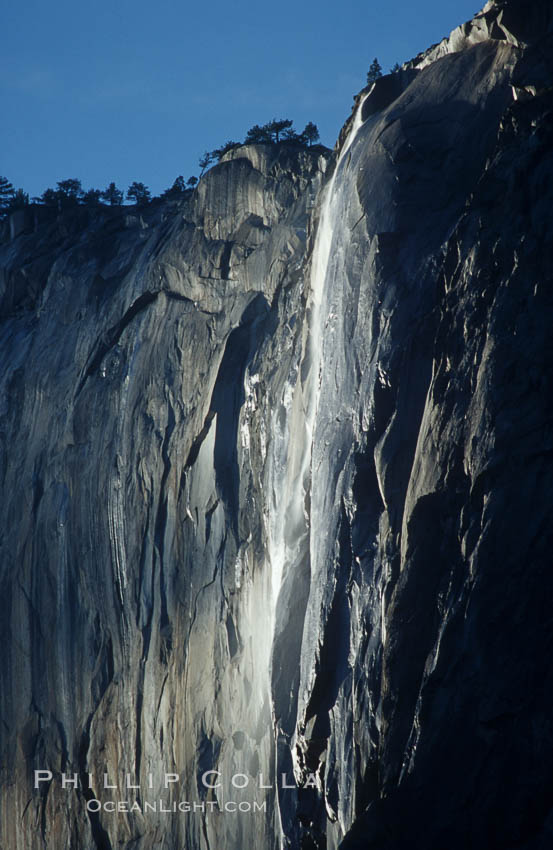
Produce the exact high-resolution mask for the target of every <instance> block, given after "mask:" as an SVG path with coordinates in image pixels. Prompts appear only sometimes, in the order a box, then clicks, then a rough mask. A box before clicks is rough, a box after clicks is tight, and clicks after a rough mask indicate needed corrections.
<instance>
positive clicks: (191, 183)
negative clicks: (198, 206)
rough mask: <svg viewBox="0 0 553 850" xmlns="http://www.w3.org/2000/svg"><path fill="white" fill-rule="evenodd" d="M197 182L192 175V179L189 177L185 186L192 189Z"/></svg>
mask: <svg viewBox="0 0 553 850" xmlns="http://www.w3.org/2000/svg"><path fill="white" fill-rule="evenodd" d="M197 182H198V178H197V177H194V175H192V177H189V178H188V180H187V181H186V185H187V186H190V188H191V189H193V188H194V186H195V185H196V183H197Z"/></svg>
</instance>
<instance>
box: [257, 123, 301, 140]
mask: <svg viewBox="0 0 553 850" xmlns="http://www.w3.org/2000/svg"><path fill="white" fill-rule="evenodd" d="M293 123H294V122H293V121H291V120H290V119H289V118H273V120H272V121H269V123H268V124H265V125H264V127H263V128H262V129H264V130H266V131H267V132H268V133H269V134H270V136H271V138H272V140H273V141H274V142H276V143H277V144H278V143H279V142H280V134H281V133H283V132H285V131H286V130H291V129H292V124H293Z"/></svg>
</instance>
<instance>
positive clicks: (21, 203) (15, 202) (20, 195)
mask: <svg viewBox="0 0 553 850" xmlns="http://www.w3.org/2000/svg"><path fill="white" fill-rule="evenodd" d="M28 203H29V196H28V194H27V192H24V191H23V189H18V190H17V192H15V193H14V195H13V197H12V198H11V200H10V203H9V206H8V208H9V209H10V210H22V209H23V208H24V207H26V206H27V205H28Z"/></svg>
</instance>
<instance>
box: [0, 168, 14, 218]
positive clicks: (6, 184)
mask: <svg viewBox="0 0 553 850" xmlns="http://www.w3.org/2000/svg"><path fill="white" fill-rule="evenodd" d="M13 196H14V188H13V185H12V184H11V183H10V181H9V180H8V179H7V177H0V216H4V215H5V214H6V212H7V211H8V209H9V206H10V202H11V200H12V198H13Z"/></svg>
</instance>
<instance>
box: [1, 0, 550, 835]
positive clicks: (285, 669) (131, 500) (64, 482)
mask: <svg viewBox="0 0 553 850" xmlns="http://www.w3.org/2000/svg"><path fill="white" fill-rule="evenodd" d="M552 45H553V25H552V11H551V10H550V8H549V5H548V4H547V3H546V2H545V0H538V2H535V3H534V4H533V5H532V7H531V8H530V9H525V8H524V7H523V5H522V4H521V3H520V2H515V0H512V2H509V0H506V2H490V3H488V4H487V5H486V7H485V8H484V10H483V11H482V12H481V13H480V14H479V15H477V16H476V17H475V18H474V20H473V21H471V22H470V23H468V24H465V25H464V26H462V27H459V28H458V29H457V30H455V31H454V32H453V33H452V35H451V36H450V37H449V38H448V39H445V40H444V41H443V42H441V43H440V44H439V45H436V46H435V47H433V48H431V49H430V50H429V51H427V52H426V53H425V54H421V56H419V57H417V58H416V59H415V60H413V61H412V62H410V63H407V64H406V65H405V66H404V67H403V69H402V70H401V71H400V72H398V73H397V74H394V75H389V76H386V77H383V78H381V79H380V80H378V81H377V83H376V84H375V85H373V86H370V87H367V88H366V89H364V90H363V91H362V92H361V93H360V95H359V96H358V97H357V99H356V104H355V107H354V112H353V114H352V118H351V119H350V120H349V121H348V122H347V123H346V125H345V127H344V131H343V133H342V135H341V138H340V142H339V145H338V149H337V151H336V154H335V156H334V157H333V159H332V160H331V162H330V163H329V166H328V168H327V167H326V163H327V160H326V159H325V157H323V156H322V155H320V154H318V153H316V152H309V151H302V152H300V151H295V150H294V149H293V148H290V147H286V146H280V147H269V146H267V147H265V146H250V147H243V148H239V149H237V150H234V151H232V152H231V153H230V154H227V156H226V157H224V159H223V161H222V162H221V163H220V165H218V166H217V167H215V168H214V169H212V170H211V171H210V172H209V173H208V174H207V175H206V176H205V177H204V178H203V179H202V180H201V182H200V184H199V186H198V188H197V189H196V190H195V192H194V195H193V197H192V199H190V200H189V201H186V202H184V203H183V204H181V205H169V206H168V205H165V206H163V205H161V206H160V207H157V208H156V207H152V208H151V209H148V210H147V211H145V212H144V213H143V214H142V215H140V214H130V215H128V216H124V215H121V214H120V215H116V216H112V215H108V214H107V213H104V214H102V215H100V216H97V217H92V218H90V220H88V221H76V220H74V221H68V220H66V218H65V217H62V218H59V219H56V220H55V221H51V222H50V223H48V222H39V223H37V225H36V227H35V229H34V230H33V232H22V233H19V234H18V235H15V232H14V233H13V235H14V236H15V238H13V239H12V240H11V241H10V242H7V243H5V244H3V245H2V246H1V252H0V265H1V268H2V272H1V277H0V304H1V310H2V314H1V315H2V318H1V326H0V327H1V331H0V362H2V364H3V368H2V372H1V376H0V377H1V382H0V434H1V440H2V454H1V458H0V485H1V487H2V504H3V505H4V512H3V521H2V524H1V531H0V638H1V641H2V645H3V646H4V647H5V651H4V656H3V661H2V664H1V665H0V720H1V722H0V798H1V805H0V846H1V847H2V849H3V850H7V848H9V850H23V848H25V850H27V848H30V850H53V848H59V847H64V846H69V847H71V848H81V847H82V848H92V847H96V848H100V850H107V849H109V848H115V847H125V848H128V850H131V848H133V850H149V848H153V847H156V848H165V850H173V848H176V847H183V846H186V847H189V848H194V850H208V848H212V850H213V848H222V847H225V848H229V850H230V848H236V850H238V849H239V848H244V847H253V846H258V847H261V848H264V849H265V850H277V848H279V850H280V848H285V847H288V848H291V850H296V848H298V850H300V848H301V850H323V848H326V850H337V848H338V847H340V848H343V850H353V848H367V850H368V848H370V850H399V848H407V847H409V848H410V850H413V849H414V850H419V848H420V850H443V848H444V847H447V848H448V850H461V848H463V850H466V848H467V847H471V848H474V850H492V848H501V850H503V848H507V847H513V848H518V850H539V849H540V848H546V847H549V845H550V843H551V837H552V836H551V832H553V820H552V815H551V811H552V810H553V796H552V795H553V790H552V788H551V785H550V775H551V767H552V762H553V722H552V720H551V710H550V708H551V697H552V695H553V679H552V676H553V673H552V669H551V662H550V651H549V650H550V644H551V641H552V639H553V627H552V626H551V617H550V613H549V611H550V608H551V601H552V600H551V581H550V580H549V577H548V576H549V566H550V563H551V556H550V552H551V549H552V544H553V540H552V539H551V538H552V536H553V532H552V527H551V523H550V521H549V510H548V497H549V493H550V492H551V489H552V486H553V480H552V478H553V476H552V457H553V430H552V427H551V422H552V421H553V416H552V413H553V411H552V410H551V405H552V401H551V400H552V399H553V393H552V391H551V386H550V383H551V375H552V374H553V346H552V343H551V335H550V328H549V325H550V317H551V315H552V306H553V305H552V303H551V301H552V292H553V289H552V287H551V265H552V259H553V258H552V254H553V251H552V247H553V246H552V229H551V224H550V222H551V212H550V211H551V206H552V201H553V197H552V194H553V186H552V183H551V174H552V172H553V161H552V158H553V153H552V152H553V121H552V120H551V117H552V113H553V67H552V63H551V56H552V55H553V52H552V50H551V48H552ZM325 172H326V177H324V179H323V176H324V175H325ZM35 769H49V770H51V771H52V772H53V774H54V777H53V779H52V781H50V782H44V783H42V784H41V786H40V788H39V789H38V790H34V789H33V771H34V770H35ZM210 771H213V773H209V772H210ZM61 773H65V774H66V775H67V776H69V775H71V776H73V775H74V774H76V775H77V780H78V782H77V784H78V788H77V789H75V790H73V789H71V788H65V789H64V788H63V787H62V785H61V781H60V780H59V776H60V774H61ZM105 773H107V774H108V777H109V784H116V783H117V784H118V785H119V788H118V789H116V790H112V789H109V788H104V787H103V785H104V774H105ZM127 773H128V774H129V778H130V780H131V782H132V783H133V784H134V783H135V782H136V784H138V783H139V782H140V784H141V787H140V788H139V789H133V790H132V791H129V790H127V789H125V787H124V783H125V779H126V774H127ZM283 773H284V774H285V775H286V776H287V778H288V782H287V783H286V785H293V786H294V787H282V785H283V783H282V782H281V781H280V779H281V776H282V774H283ZM89 774H90V776H91V779H90V781H89V779H88V775H89ZM166 774H178V776H179V783H171V785H170V787H169V788H166V787H165V786H166V784H167V783H166ZM206 774H207V777H208V780H209V784H212V785H217V786H218V787H214V788H207V787H206V783H203V782H202V776H203V775H206ZM233 776H234V777H238V776H239V777H241V778H240V780H239V783H238V784H242V783H243V782H246V781H247V782H248V786H247V787H245V788H243V789H240V788H236V787H233V785H232V783H231V777H233ZM292 779H294V781H293V782H292ZM264 786H271V787H269V788H266V787H264ZM95 799H98V800H100V801H101V802H105V801H109V800H112V799H118V800H127V799H132V800H135V801H136V802H137V803H138V806H137V808H136V810H135V811H129V812H122V813H119V814H109V813H106V811H105V810H104V809H101V810H100V811H94V809H95V807H94V806H92V807H91V806H90V805H89V806H88V807H87V802H89V803H90V801H93V800H95ZM169 799H177V800H179V799H180V800H188V801H190V802H191V804H193V803H194V802H195V803H197V804H204V810H203V811H199V812H198V813H197V814H176V815H171V814H161V813H160V812H159V811H158V812H155V813H152V812H144V811H143V808H144V803H145V802H146V801H149V800H158V801H159V800H163V801H168V800H169ZM228 800H232V801H235V802H239V801H241V800H242V801H245V802H248V804H253V803H257V804H258V805H259V807H260V809H262V808H263V803H266V804H267V805H266V811H265V812H263V811H261V810H260V811H257V812H248V813H239V812H237V813H235V814H231V813H228V812H225V811H224V810H223V811H219V810H218V807H221V808H222V807H224V804H225V801H228ZM212 803H213V804H217V806H215V805H214V809H215V810H214V811H211V812H210V811H209V806H207V804H212ZM87 809H88V810H87Z"/></svg>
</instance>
